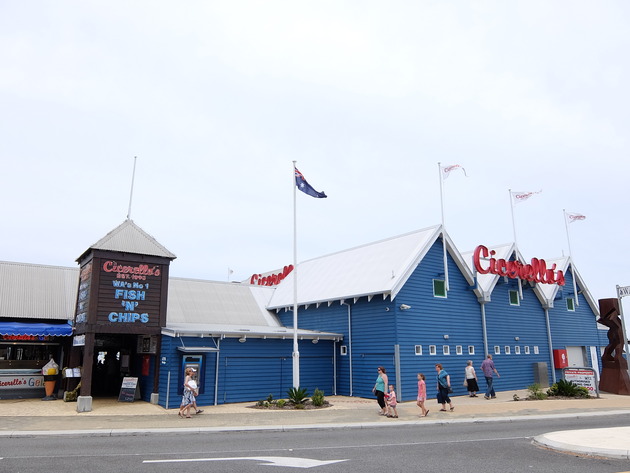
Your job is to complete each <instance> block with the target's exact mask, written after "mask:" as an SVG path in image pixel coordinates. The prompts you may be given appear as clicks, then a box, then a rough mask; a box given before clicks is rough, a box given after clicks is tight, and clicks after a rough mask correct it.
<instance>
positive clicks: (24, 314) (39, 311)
mask: <svg viewBox="0 0 630 473" xmlns="http://www.w3.org/2000/svg"><path fill="white" fill-rule="evenodd" d="M78 282H79V268H65V267H61V266H44V265H41V264H27V263H11V262H6V261H2V262H0V295H1V297H0V317H10V318H20V319H21V318H24V319H26V318H31V319H50V320H71V319H73V318H74V309H75V305H76V303H77V289H78Z"/></svg>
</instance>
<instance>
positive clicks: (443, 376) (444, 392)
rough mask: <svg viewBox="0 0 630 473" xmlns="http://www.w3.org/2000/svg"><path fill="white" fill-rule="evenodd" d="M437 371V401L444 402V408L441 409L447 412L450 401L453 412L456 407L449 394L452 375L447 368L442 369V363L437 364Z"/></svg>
mask: <svg viewBox="0 0 630 473" xmlns="http://www.w3.org/2000/svg"><path fill="white" fill-rule="evenodd" d="M435 371H437V389H438V393H437V402H438V403H439V404H442V409H440V411H442V412H446V403H447V402H448V405H449V407H450V408H451V412H453V411H454V410H455V407H454V406H453V403H452V402H451V398H450V397H449V396H448V394H449V393H448V392H449V390H450V389H451V377H450V375H449V374H448V373H447V372H446V371H445V370H443V369H442V365H441V364H440V363H437V364H436V365H435Z"/></svg>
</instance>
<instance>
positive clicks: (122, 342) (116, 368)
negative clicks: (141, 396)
mask: <svg viewBox="0 0 630 473" xmlns="http://www.w3.org/2000/svg"><path fill="white" fill-rule="evenodd" d="M136 340H137V337H136V336H130V335H112V334H97V335H96V339H95V346H94V359H93V366H92V396H93V397H112V396H118V393H119V392H120V386H121V384H122V379H123V378H124V377H125V376H137V374H136V373H135V371H136V370H135V369H134V360H135V357H136Z"/></svg>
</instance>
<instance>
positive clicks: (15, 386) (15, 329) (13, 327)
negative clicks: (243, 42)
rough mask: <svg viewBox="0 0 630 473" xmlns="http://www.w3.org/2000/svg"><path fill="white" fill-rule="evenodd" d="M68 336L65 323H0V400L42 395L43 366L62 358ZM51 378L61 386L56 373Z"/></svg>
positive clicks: (70, 331)
mask: <svg viewBox="0 0 630 473" xmlns="http://www.w3.org/2000/svg"><path fill="white" fill-rule="evenodd" d="M71 335H72V326H71V325H69V324H67V323H66V324H51V323H41V322H33V323H28V322H0V399H27V398H36V397H41V398H44V397H45V395H46V391H45V389H44V385H45V384H44V375H43V373H42V368H43V367H44V365H46V364H47V363H48V362H49V361H50V360H51V359H53V360H56V361H57V362H61V360H63V359H64V355H65V353H67V346H68V340H69V337H70V336H71ZM47 378H48V377H47ZM50 380H51V381H52V380H54V381H56V383H55V386H54V387H55V388H56V389H60V388H61V383H60V382H59V377H58V375H55V376H54V378H51V379H50ZM53 397H56V395H55V396H53Z"/></svg>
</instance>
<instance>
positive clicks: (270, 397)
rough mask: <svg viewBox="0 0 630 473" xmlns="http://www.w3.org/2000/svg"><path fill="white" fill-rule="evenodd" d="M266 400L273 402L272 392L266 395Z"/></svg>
mask: <svg viewBox="0 0 630 473" xmlns="http://www.w3.org/2000/svg"><path fill="white" fill-rule="evenodd" d="M267 402H268V403H269V404H271V403H272V402H273V394H269V396H267Z"/></svg>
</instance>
